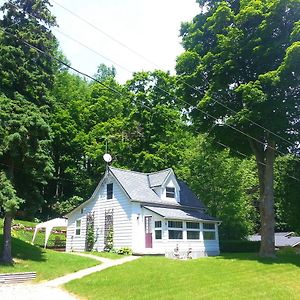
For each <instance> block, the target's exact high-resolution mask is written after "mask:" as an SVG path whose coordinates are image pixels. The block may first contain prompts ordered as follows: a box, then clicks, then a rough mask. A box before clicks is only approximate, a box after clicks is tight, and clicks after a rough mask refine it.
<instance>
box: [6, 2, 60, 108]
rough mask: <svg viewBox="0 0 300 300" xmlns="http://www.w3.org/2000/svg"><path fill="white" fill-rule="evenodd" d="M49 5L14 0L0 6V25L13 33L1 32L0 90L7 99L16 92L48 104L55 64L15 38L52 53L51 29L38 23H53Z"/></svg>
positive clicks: (47, 3)
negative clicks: (1, 15)
mask: <svg viewBox="0 0 300 300" xmlns="http://www.w3.org/2000/svg"><path fill="white" fill-rule="evenodd" d="M11 3H12V4H11ZM13 5H15V6H17V7H18V8H16V7H15V6H13ZM49 5H50V3H49V1H48V0H35V1H28V0H13V1H10V2H6V3H4V5H3V6H2V7H1V10H2V12H3V17H2V19H1V20H0V28H1V29H4V30H7V31H8V33H11V34H13V35H15V36H11V35H9V34H6V33H4V34H3V35H1V44H0V54H1V55H0V57H1V60H0V77H1V78H2V80H1V83H0V91H2V92H4V93H5V95H6V96H8V97H9V98H13V97H14V94H15V93H16V92H17V93H19V94H21V95H23V96H24V97H25V98H26V99H27V100H28V101H31V102H33V103H35V104H37V105H38V106H42V105H49V104H50V99H49V89H50V88H51V87H52V84H53V79H54V77H53V74H54V72H55V71H56V70H57V69H58V65H57V62H56V61H54V60H51V59H49V58H48V57H47V56H46V55H44V54H42V53H39V52H37V51H36V50H33V49H30V48H29V47H28V46H27V45H25V44H24V43H23V42H21V40H19V39H18V37H19V38H22V39H24V40H26V41H27V42H28V43H30V44H32V45H34V46H36V47H38V48H41V49H42V50H44V51H46V52H48V53H50V54H54V55H55V53H56V51H57V41H56V38H55V37H54V35H53V34H52V33H51V31H50V29H48V28H47V27H45V26H43V25H41V23H43V24H45V25H46V26H49V27H52V26H55V25H56V22H55V18H54V17H53V16H52V15H51V12H50V10H49ZM22 10H24V11H25V12H28V13H29V14H31V15H33V16H34V17H32V16H30V15H28V14H26V13H24V12H23V11H22ZM36 18H37V19H36Z"/></svg>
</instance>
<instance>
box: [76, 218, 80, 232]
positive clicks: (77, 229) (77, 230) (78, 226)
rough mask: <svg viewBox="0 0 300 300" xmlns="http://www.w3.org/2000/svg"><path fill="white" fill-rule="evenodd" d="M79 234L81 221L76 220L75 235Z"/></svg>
mask: <svg viewBox="0 0 300 300" xmlns="http://www.w3.org/2000/svg"><path fill="white" fill-rule="evenodd" d="M80 234H81V220H80V219H79V220H76V223H75V235H80Z"/></svg>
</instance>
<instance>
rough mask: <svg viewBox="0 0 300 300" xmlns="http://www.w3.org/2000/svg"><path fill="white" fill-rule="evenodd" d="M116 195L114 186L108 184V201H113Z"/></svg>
mask: <svg viewBox="0 0 300 300" xmlns="http://www.w3.org/2000/svg"><path fill="white" fill-rule="evenodd" d="M113 193H114V185H113V184H112V183H108V184H107V185H106V199H112V198H113Z"/></svg>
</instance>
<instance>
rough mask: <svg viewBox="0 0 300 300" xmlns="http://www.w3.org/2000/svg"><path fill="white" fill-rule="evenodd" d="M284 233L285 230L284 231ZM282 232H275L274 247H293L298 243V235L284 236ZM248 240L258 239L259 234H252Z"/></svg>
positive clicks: (299, 241) (259, 237)
mask: <svg viewBox="0 0 300 300" xmlns="http://www.w3.org/2000/svg"><path fill="white" fill-rule="evenodd" d="M284 233H286V232H284ZM284 233H275V247H286V246H290V247H295V246H296V245H298V244H300V237H299V236H294V237H289V236H284ZM248 239H249V240H250V241H260V240H261V235H260V234H253V235H251V236H249V237H248Z"/></svg>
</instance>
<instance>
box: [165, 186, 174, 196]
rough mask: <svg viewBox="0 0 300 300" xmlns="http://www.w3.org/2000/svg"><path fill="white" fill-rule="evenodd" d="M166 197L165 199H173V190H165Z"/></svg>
mask: <svg viewBox="0 0 300 300" xmlns="http://www.w3.org/2000/svg"><path fill="white" fill-rule="evenodd" d="M166 197H167V198H175V188H173V187H167V188H166Z"/></svg>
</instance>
